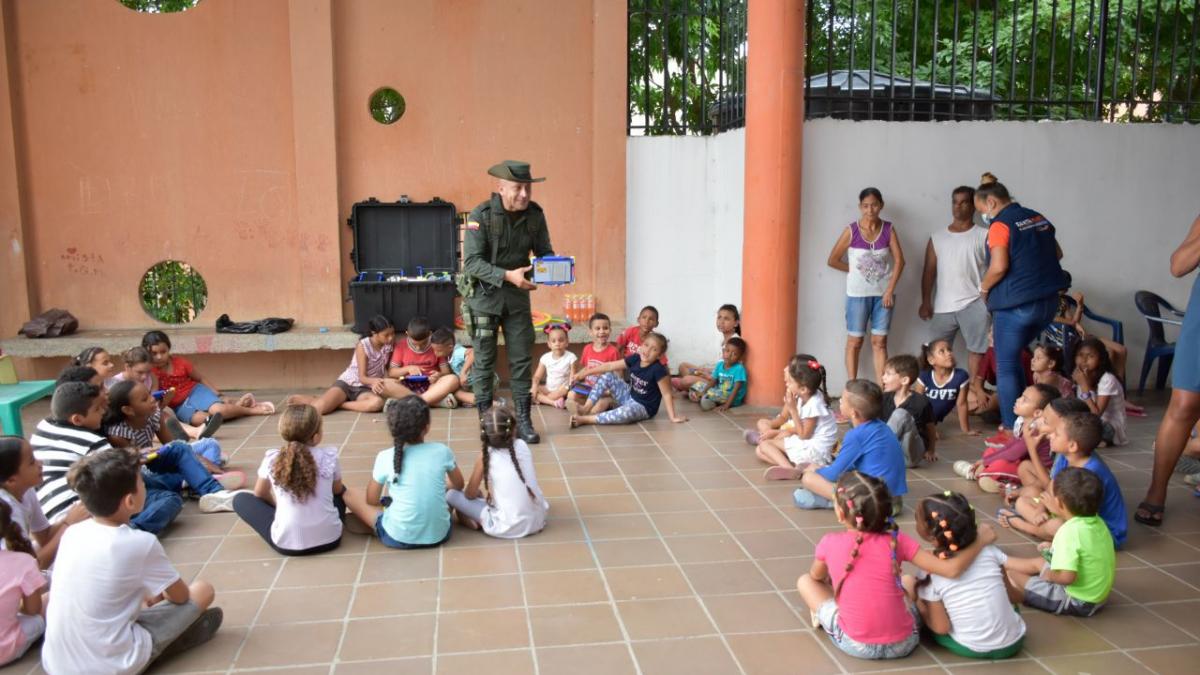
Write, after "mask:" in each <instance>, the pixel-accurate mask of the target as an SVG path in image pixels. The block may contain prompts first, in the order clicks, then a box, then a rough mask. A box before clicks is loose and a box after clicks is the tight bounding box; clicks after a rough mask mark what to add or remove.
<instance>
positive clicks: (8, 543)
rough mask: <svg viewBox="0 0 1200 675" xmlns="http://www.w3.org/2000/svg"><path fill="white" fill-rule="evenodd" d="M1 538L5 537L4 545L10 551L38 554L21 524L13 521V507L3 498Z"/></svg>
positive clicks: (0, 507)
mask: <svg viewBox="0 0 1200 675" xmlns="http://www.w3.org/2000/svg"><path fill="white" fill-rule="evenodd" d="M0 538H3V540H4V546H5V547H6V548H8V550H10V551H14V552H16V553H28V554H29V555H31V556H35V557H36V556H37V554H36V553H34V552H33V544H31V543H29V540H28V539H26V538H25V533H24V532H23V531H22V530H21V526H20V525H18V524H16V523H15V522H14V521H13V519H12V507H11V506H9V505H8V502H6V501H4V500H3V499H0Z"/></svg>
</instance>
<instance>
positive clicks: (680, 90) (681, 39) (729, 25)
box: [627, 0, 769, 136]
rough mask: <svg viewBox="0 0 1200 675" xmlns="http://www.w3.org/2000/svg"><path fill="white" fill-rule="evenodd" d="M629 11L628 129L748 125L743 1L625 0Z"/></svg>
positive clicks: (690, 130) (707, 129) (700, 130)
mask: <svg viewBox="0 0 1200 675" xmlns="http://www.w3.org/2000/svg"><path fill="white" fill-rule="evenodd" d="M760 1H769V0H760ZM628 12H629V52H628V78H629V88H628V92H629V94H628V106H627V122H628V129H629V134H630V135H631V136H641V135H680V134H711V133H717V132H719V131H724V130H726V129H734V128H737V127H740V126H743V125H744V124H745V110H744V107H743V106H742V104H741V101H742V100H743V99H744V98H745V92H746V0H628Z"/></svg>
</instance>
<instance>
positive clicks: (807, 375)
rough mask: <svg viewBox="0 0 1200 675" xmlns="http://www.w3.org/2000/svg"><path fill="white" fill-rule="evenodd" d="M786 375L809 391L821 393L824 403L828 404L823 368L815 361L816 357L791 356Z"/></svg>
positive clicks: (809, 355) (806, 355) (810, 355)
mask: <svg viewBox="0 0 1200 675" xmlns="http://www.w3.org/2000/svg"><path fill="white" fill-rule="evenodd" d="M788 375H791V376H792V379H793V380H795V381H796V382H797V383H798V384H800V385H801V386H803V387H805V388H807V389H808V390H809V391H819V392H821V396H823V397H824V398H825V402H826V403H828V402H829V390H828V389H826V388H825V386H826V385H825V382H826V376H825V366H823V365H821V364H820V362H818V361H817V357H815V356H813V355H812V354H797V355H795V356H793V357H792V360H791V361H789V362H788Z"/></svg>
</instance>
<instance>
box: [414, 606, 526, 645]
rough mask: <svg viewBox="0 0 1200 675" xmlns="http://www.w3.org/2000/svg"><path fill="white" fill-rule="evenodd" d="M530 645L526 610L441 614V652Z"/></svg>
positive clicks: (439, 620)
mask: <svg viewBox="0 0 1200 675" xmlns="http://www.w3.org/2000/svg"><path fill="white" fill-rule="evenodd" d="M528 646H529V626H528V622H527V621H526V619H525V610H523V609H496V610H487V611H482V612H451V613H449V614H447V613H445V612H444V611H443V613H442V614H440V615H439V616H438V640H437V649H438V653H439V654H449V653H453V652H475V651H482V650H491V649H514V648H518V647H528Z"/></svg>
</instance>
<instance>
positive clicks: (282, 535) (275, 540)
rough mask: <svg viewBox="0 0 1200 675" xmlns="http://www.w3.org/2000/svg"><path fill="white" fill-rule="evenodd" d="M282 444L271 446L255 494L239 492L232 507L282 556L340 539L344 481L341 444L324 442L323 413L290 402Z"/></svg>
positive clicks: (329, 546)
mask: <svg viewBox="0 0 1200 675" xmlns="http://www.w3.org/2000/svg"><path fill="white" fill-rule="evenodd" d="M279 435H280V436H281V437H282V438H283V442H284V445H283V447H281V448H279V449H277V450H268V451H267V454H266V456H265V457H263V461H262V464H261V465H259V467H258V481H257V482H256V483H255V484H254V493H253V494H251V493H249V492H239V493H238V494H237V496H235V497H234V498H233V510H234V511H236V512H237V514H238V517H239V518H241V519H242V520H244V521H246V524H247V525H249V526H250V527H251V528H253V529H254V531H255V532H257V533H258V535H259V536H260V537H262V538H263V540H264V541H266V542H267V544H269V545H270V546H271V548H273V549H275V551H276V552H277V553H279V554H281V555H312V554H314V553H324V552H325V551H332V550H333V549H335V548H337V547H338V545H339V544H341V543H342V521H343V520H345V518H346V502H345V499H344V497H345V494H346V490H347V488H346V486H345V485H343V484H342V469H341V466H340V465H339V464H338V449H337V447H336V446H333V445H321V413H320V412H319V411H318V410H317V409H316V408H314V407H313V406H311V405H307V404H296V405H289V406H288V407H286V408H284V409H283V415H281V416H280V418H279Z"/></svg>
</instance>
